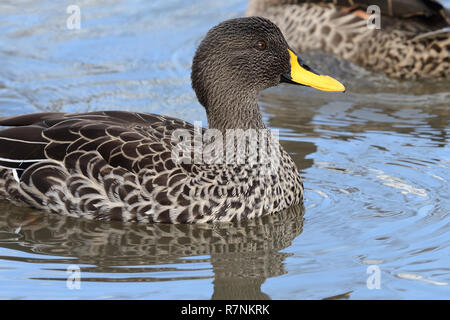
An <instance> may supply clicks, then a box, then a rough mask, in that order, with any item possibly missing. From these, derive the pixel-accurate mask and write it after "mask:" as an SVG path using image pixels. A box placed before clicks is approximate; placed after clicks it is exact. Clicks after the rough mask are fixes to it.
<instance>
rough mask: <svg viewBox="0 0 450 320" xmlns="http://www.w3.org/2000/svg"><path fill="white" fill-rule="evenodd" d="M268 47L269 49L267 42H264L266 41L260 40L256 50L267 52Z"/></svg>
mask: <svg viewBox="0 0 450 320" xmlns="http://www.w3.org/2000/svg"><path fill="white" fill-rule="evenodd" d="M266 47H267V44H266V42H265V41H264V40H259V41H258V42H257V43H256V48H258V50H261V51H262V50H265V49H266Z"/></svg>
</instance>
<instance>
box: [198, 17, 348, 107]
mask: <svg viewBox="0 0 450 320" xmlns="http://www.w3.org/2000/svg"><path fill="white" fill-rule="evenodd" d="M191 79H192V87H193V88H194V90H195V92H196V95H197V98H198V99H199V101H200V103H201V104H202V105H203V106H204V107H205V108H206V110H207V112H208V111H210V110H208V109H210V108H211V107H212V106H213V105H217V104H220V103H218V101H222V100H225V101H230V104H231V103H232V102H236V100H243V99H245V100H247V101H248V100H249V99H250V98H255V99H256V96H257V94H258V93H259V92H260V91H262V90H264V89H266V88H268V87H272V86H277V85H278V84H280V82H287V83H292V84H299V85H305V86H310V87H313V88H316V89H319V90H323V91H341V92H342V91H345V88H344V86H343V85H342V84H341V83H340V82H339V81H337V80H335V79H333V78H331V77H329V76H324V75H319V74H318V73H317V72H315V71H313V70H312V69H311V68H309V67H308V66H307V65H305V64H304V63H303V61H302V60H301V59H300V58H299V57H298V56H297V55H296V54H295V53H294V51H293V50H292V49H290V47H289V45H288V43H287V42H286V40H285V38H284V36H283V34H282V33H281V31H280V29H279V28H278V27H277V26H276V25H275V24H274V23H272V22H271V21H270V20H268V19H265V18H261V17H247V18H237V19H231V20H227V21H224V22H222V23H220V24H218V25H217V26H215V27H213V28H212V29H211V30H209V32H208V33H207V34H206V36H205V38H204V39H203V41H202V42H201V43H200V45H199V47H198V49H197V51H196V53H195V56H194V60H193V64H192V73H191ZM249 97H250V98H249ZM208 113H210V112H208Z"/></svg>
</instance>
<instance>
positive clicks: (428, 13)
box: [298, 0, 450, 27]
mask: <svg viewBox="0 0 450 320" xmlns="http://www.w3.org/2000/svg"><path fill="white" fill-rule="evenodd" d="M305 2H311V3H318V4H320V3H323V4H331V3H332V4H334V5H335V6H337V7H341V8H348V9H350V10H356V9H361V10H365V11H366V10H367V8H368V7H369V6H372V5H376V6H378V7H379V8H380V11H381V14H382V15H386V16H391V17H394V18H426V19H431V20H430V21H428V22H430V24H431V23H433V24H438V23H440V24H442V27H444V26H445V25H450V15H449V11H448V10H447V9H446V8H445V7H444V6H442V4H441V3H440V2H439V1H437V0H298V3H305Z"/></svg>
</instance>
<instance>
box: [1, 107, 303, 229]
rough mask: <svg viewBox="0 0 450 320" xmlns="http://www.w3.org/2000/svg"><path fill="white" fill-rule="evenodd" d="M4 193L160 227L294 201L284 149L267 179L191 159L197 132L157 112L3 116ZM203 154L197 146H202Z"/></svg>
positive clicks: (295, 184) (67, 210) (297, 197)
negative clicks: (166, 224) (272, 172)
mask: <svg viewBox="0 0 450 320" xmlns="http://www.w3.org/2000/svg"><path fill="white" fill-rule="evenodd" d="M0 125H1V126H10V128H7V129H5V130H2V131H0V198H7V199H9V200H12V201H13V202H15V203H18V204H26V205H28V206H32V207H35V208H39V209H43V210H47V211H50V212H52V213H58V214H64V215H70V216H76V217H85V218H89V219H96V220H120V221H140V222H141V221H142V222H165V223H186V222H189V223H193V222H209V221H217V220H222V221H230V220H240V219H246V218H253V217H258V216H262V215H265V214H270V213H274V212H277V211H280V210H283V209H285V208H287V207H289V206H291V205H295V204H299V203H300V202H301V199H302V196H303V187H302V184H301V179H300V176H299V174H298V171H297V169H296V167H295V164H294V163H293V162H292V159H291V158H290V157H289V155H288V154H287V153H286V152H284V150H282V148H280V150H281V151H282V153H281V158H280V160H281V161H280V162H281V163H280V167H279V171H277V172H276V173H275V174H273V175H266V176H262V175H261V170H260V169H261V168H260V167H258V166H256V167H254V166H253V167H252V166H248V165H247V164H245V163H244V164H242V165H241V164H237V165H233V164H231V165H224V164H223V163H218V164H206V163H203V162H200V163H198V162H196V159H195V155H194V153H195V148H196V145H198V144H201V139H202V135H203V133H204V129H203V128H197V127H194V126H193V125H192V124H190V123H188V122H185V121H183V120H180V119H176V118H171V117H167V116H160V115H155V114H143V113H133V112H124V111H104V112H93V113H84V114H65V113H38V114H30V115H23V116H16V117H11V118H3V119H0ZM200 152H201V149H200Z"/></svg>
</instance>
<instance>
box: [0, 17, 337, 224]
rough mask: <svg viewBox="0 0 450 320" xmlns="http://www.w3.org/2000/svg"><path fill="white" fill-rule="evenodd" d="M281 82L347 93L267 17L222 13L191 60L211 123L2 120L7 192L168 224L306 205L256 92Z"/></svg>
mask: <svg viewBox="0 0 450 320" xmlns="http://www.w3.org/2000/svg"><path fill="white" fill-rule="evenodd" d="M281 82H284V83H286V84H293V85H303V86H309V87H312V88H315V89H318V90H321V91H330V92H344V91H345V87H344V85H343V84H342V83H341V82H339V81H338V80H336V79H334V78H332V77H330V76H326V75H321V74H319V73H317V72H316V71H314V70H313V69H311V68H310V67H308V65H307V64H305V62H304V61H303V60H302V59H301V58H300V57H299V56H298V55H297V54H296V53H295V51H294V50H292V49H291V47H290V46H289V45H288V43H287V41H286V39H285V38H284V36H283V34H282V32H281V31H280V29H279V28H278V27H277V26H276V24H274V23H273V22H271V21H270V20H269V19H266V18H263V17H241V18H234V19H230V20H226V21H223V22H221V23H219V24H218V25H216V26H214V27H213V28H212V29H210V30H209V31H208V32H207V34H206V36H205V37H204V39H203V40H202V41H201V43H200V44H199V46H198V48H197V50H196V52H195V55H194V58H193V63H192V68H191V83H192V87H193V90H194V92H195V94H196V96H197V98H198V101H199V102H200V104H201V105H202V106H203V107H204V108H205V111H206V116H207V121H208V128H203V127H201V126H198V125H195V124H194V125H193V124H191V123H189V122H186V121H184V120H181V119H177V118H174V117H169V116H165V115H159V114H150V113H137V112H131V111H123V110H117V111H113V110H111V111H95V112H87V113H64V112H44V113H32V114H24V115H16V116H10V117H3V118H0V126H5V127H6V128H4V129H2V130H1V131H0V198H2V199H6V200H9V201H11V202H13V203H14V204H17V205H23V206H27V207H32V208H36V209H39V210H42V211H46V212H49V213H52V214H59V215H66V216H71V217H78V218H86V219H92V220H100V221H122V222H139V223H169V224H180V223H190V224H193V223H211V222H233V221H241V220H248V219H254V218H259V217H263V216H266V215H274V214H276V213H278V212H281V211H282V210H285V209H288V208H290V207H292V206H296V205H301V203H302V201H303V193H304V189H303V182H302V179H301V177H300V173H299V171H298V169H297V167H296V165H295V163H294V161H293V160H292V158H291V157H290V155H289V154H288V153H287V152H286V151H285V150H284V149H283V147H282V146H281V144H279V142H278V140H277V139H276V135H274V134H272V133H271V132H270V130H268V128H267V126H266V125H265V124H264V122H263V120H262V114H261V111H260V109H259V106H258V101H257V97H258V94H259V93H260V92H261V91H262V90H265V89H267V88H269V87H273V86H277V85H279V84H280V83H281ZM230 132H231V133H232V134H234V135H235V136H233V135H232V134H230V135H228V134H229V133H230ZM249 132H250V133H252V132H257V133H259V132H261V136H264V137H266V138H265V139H264V138H261V139H259V138H258V140H257V143H256V148H257V149H254V148H253V147H250V146H249V145H250V143H244V144H242V145H243V148H242V145H241V147H239V142H238V141H237V140H236V139H235V138H236V137H238V136H239V137H240V136H244V137H246V135H247V134H248V133H249ZM263 133H264V134H263ZM208 137H209V138H208ZM252 137H253V138H255V139H256V136H251V135H250V138H252ZM250 138H249V139H248V140H247V141H250V140H251V139H250ZM219 142H220V143H219ZM244 142H245V141H244ZM227 143H228V144H227ZM220 145H227V146H228V147H229V148H228V149H226V151H227V153H226V155H227V156H228V155H229V154H231V155H233V152H234V153H235V154H236V155H240V156H241V155H242V150H244V151H245V152H248V153H249V155H248V157H245V154H244V157H237V156H236V157H234V158H232V157H229V158H226V159H224V157H222V159H221V158H220V157H219V156H215V155H216V154H217V155H220V152H219V151H220V149H219V148H218V146H220ZM254 145H255V144H252V145H251V146H254ZM212 147H214V148H215V147H217V149H214V148H212ZM196 148H198V149H196ZM208 149H212V151H211V156H210V157H201V156H202V155H207V154H209V153H207V152H205V150H208ZM199 150H200V151H199ZM214 150H217V151H214ZM261 150H266V152H259V151H261ZM268 150H269V151H270V152H269V151H268ZM222 151H223V149H222ZM255 151H256V153H255ZM245 152H244V153H245ZM250 152H251V154H250ZM198 155H200V157H197V158H196V156H198ZM255 155H256V156H255ZM252 156H253V158H252ZM230 159H231V160H230Z"/></svg>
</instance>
